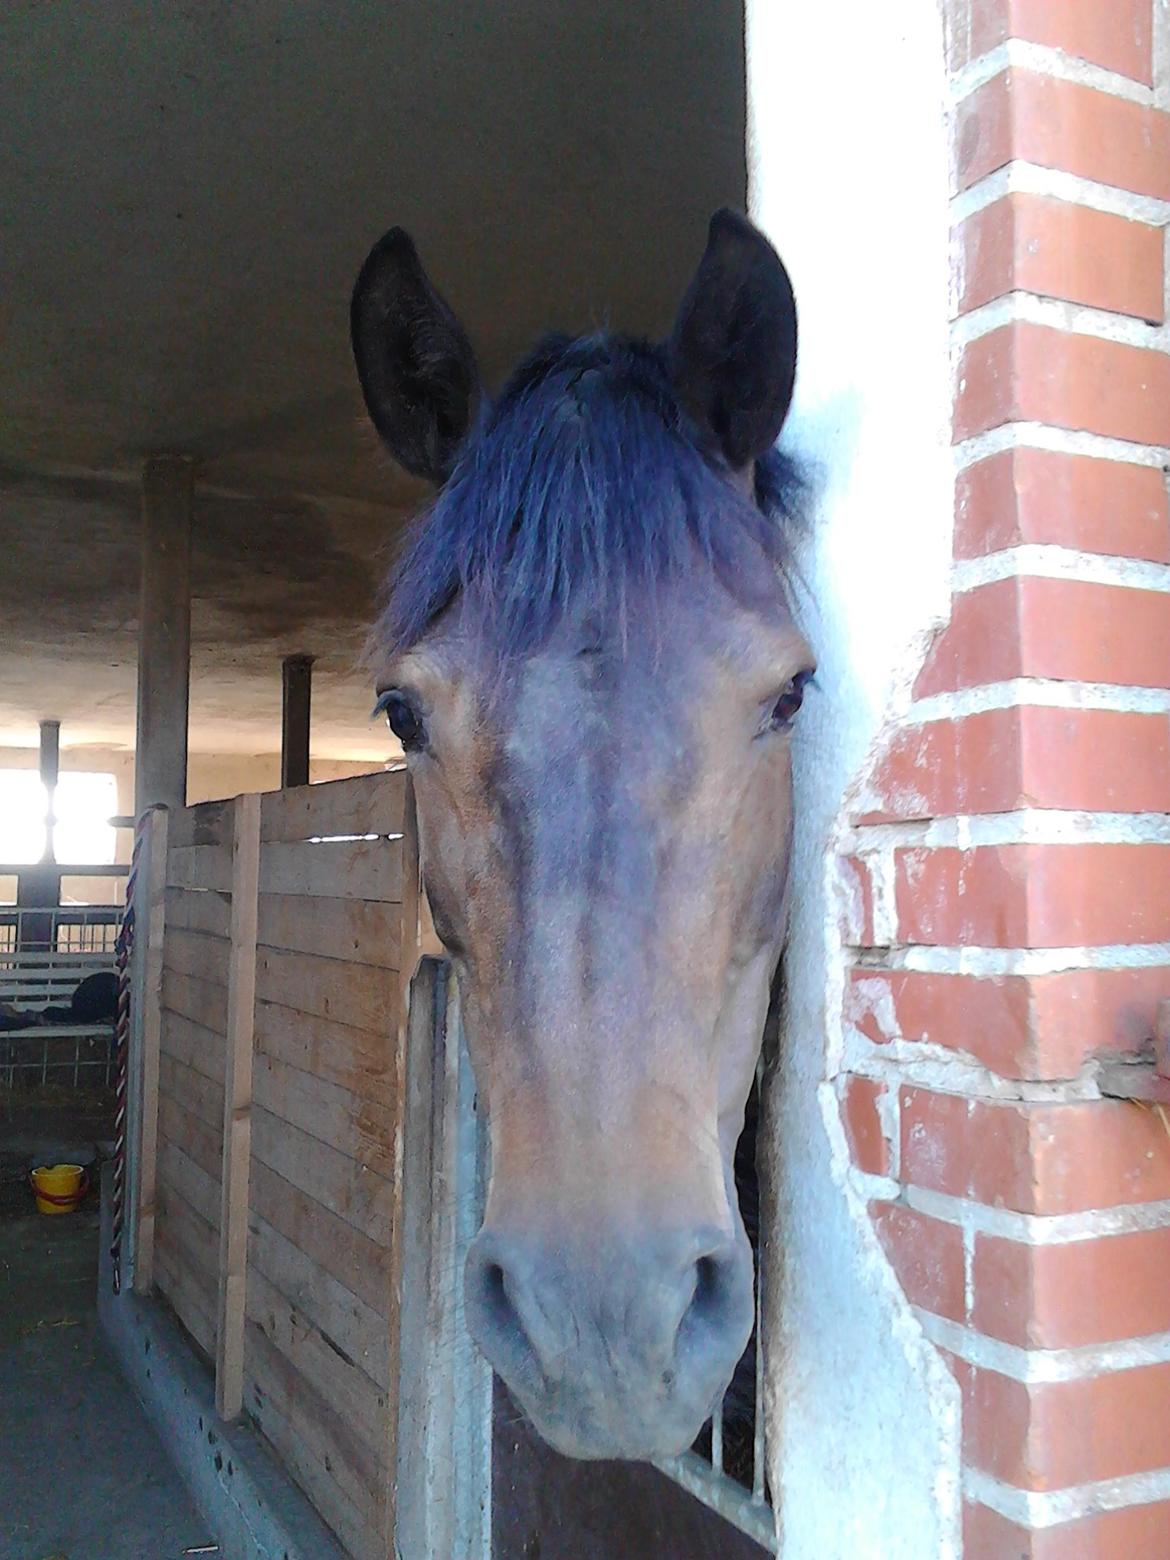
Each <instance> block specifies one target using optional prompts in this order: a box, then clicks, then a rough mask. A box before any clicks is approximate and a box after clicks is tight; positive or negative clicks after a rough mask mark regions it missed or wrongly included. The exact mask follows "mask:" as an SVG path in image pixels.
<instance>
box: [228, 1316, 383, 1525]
mask: <svg viewBox="0 0 1170 1560" xmlns="http://www.w3.org/2000/svg"><path fill="white" fill-rule="evenodd" d="M247 1340H248V1379H249V1382H250V1383H251V1384H252V1386H253V1387H254V1388H259V1393H258V1394H257V1393H256V1392H253V1395H252V1398H253V1402H256V1403H257V1404H258V1406H259V1409H260V1415H261V1422H263V1418H262V1416H263V1410H264V1406H265V1404H266V1403H269V1402H271V1403H274V1404H275V1405H276V1407H277V1408H278V1410H279V1412H280V1413H281V1415H282V1417H283V1418H284V1419H286V1420H287V1421H288V1422H289V1423H290V1424H292V1425H293V1426H294V1427H295V1428H296V1430H297V1432H298V1434H299V1436H300V1439H301V1442H302V1445H303V1448H304V1450H305V1451H306V1452H307V1453H308V1454H309V1456H311V1457H312V1458H313V1460H314V1461H315V1462H316V1463H317V1464H318V1465H319V1466H320V1467H322V1468H325V1469H327V1470H328V1471H329V1473H330V1475H331V1476H332V1478H333V1480H334V1482H335V1483H336V1484H337V1486H338V1488H339V1489H341V1490H342V1491H344V1493H345V1495H346V1497H347V1498H348V1499H349V1500H350V1501H351V1502H352V1503H353V1505H354V1506H355V1508H356V1509H357V1510H359V1511H360V1512H361V1513H362V1514H363V1516H364V1517H365V1518H366V1520H367V1521H372V1522H376V1521H377V1519H378V1518H379V1517H380V1516H381V1514H382V1503H383V1499H384V1495H383V1491H382V1490H381V1489H380V1487H379V1486H380V1485H381V1483H382V1469H381V1467H380V1465H379V1463H378V1459H377V1456H376V1454H375V1452H374V1449H373V1447H372V1446H371V1445H370V1444H369V1442H367V1441H365V1440H363V1438H362V1436H361V1434H360V1433H359V1432H358V1431H357V1429H356V1427H355V1426H354V1425H353V1424H351V1423H349V1422H348V1421H347V1420H346V1419H345V1418H344V1416H343V1415H341V1414H339V1413H338V1412H337V1409H336V1407H335V1406H334V1405H333V1404H332V1403H331V1402H330V1401H329V1400H328V1398H326V1397H325V1396H324V1394H323V1393H320V1392H318V1391H317V1390H316V1388H315V1387H313V1385H312V1384H311V1383H310V1382H309V1381H307V1380H306V1379H305V1377H304V1376H302V1375H301V1373H300V1371H298V1370H297V1368H296V1366H295V1365H294V1364H293V1363H292V1361H291V1360H289V1359H287V1358H286V1357H285V1355H284V1354H282V1353H281V1351H280V1350H279V1349H278V1348H276V1346H275V1345H274V1344H273V1343H272V1342H271V1341H270V1339H269V1338H268V1337H267V1336H266V1335H265V1333H264V1332H263V1331H262V1329H261V1328H259V1327H257V1326H256V1324H255V1323H254V1322H249V1323H248V1324H247ZM249 1406H251V1405H249Z"/></svg>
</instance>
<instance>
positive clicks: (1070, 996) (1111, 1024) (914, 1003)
mask: <svg viewBox="0 0 1170 1560" xmlns="http://www.w3.org/2000/svg"><path fill="white" fill-rule="evenodd" d="M1167 995H1170V967H1168V966H1165V965H1150V966H1143V967H1140V968H1137V969H1119V970H1062V971H1059V972H1058V973H1055V974H1051V975H1000V976H982V977H980V976H976V975H940V974H932V973H928V972H926V971H922V970H876V969H854V970H853V971H852V972H851V975H850V981H849V985H848V987H847V990H846V999H845V1018H846V1020H847V1022H849V1023H851V1024H855V1025H856V1026H857V1028H858V1029H860V1030H861V1032H862V1033H863V1034H865V1035H866V1036H867V1037H868V1038H869V1039H871V1040H873V1041H875V1042H876V1043H878V1044H883V1043H885V1042H887V1041H890V1040H908V1041H911V1042H913V1041H925V1042H927V1043H929V1044H931V1045H938V1046H946V1047H947V1048H948V1049H950V1050H953V1051H962V1052H964V1053H966V1054H967V1055H969V1056H973V1057H974V1058H975V1059H976V1061H978V1062H981V1063H982V1064H983V1066H985V1067H989V1068H990V1069H991V1070H992V1071H993V1072H997V1073H999V1074H1000V1075H1001V1076H1003V1077H1006V1078H1026V1079H1035V1080H1044V1079H1058V1078H1073V1077H1075V1076H1076V1075H1077V1073H1079V1072H1080V1070H1081V1068H1082V1067H1083V1066H1084V1064H1085V1062H1086V1061H1087V1060H1088V1059H1089V1058H1090V1057H1092V1056H1095V1055H1098V1054H1101V1053H1119V1052H1133V1051H1137V1050H1139V1049H1140V1048H1141V1046H1142V1045H1143V1044H1144V1043H1146V1042H1147V1041H1148V1039H1149V1037H1150V1035H1151V1034H1152V1033H1153V1029H1154V1021H1155V1016H1156V1012H1157V1005H1158V1002H1159V1000H1160V999H1161V998H1163V997H1165V996H1167Z"/></svg>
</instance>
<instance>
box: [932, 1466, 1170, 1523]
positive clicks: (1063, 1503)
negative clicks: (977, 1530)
mask: <svg viewBox="0 0 1170 1560" xmlns="http://www.w3.org/2000/svg"><path fill="white" fill-rule="evenodd" d="M963 1493H964V1495H966V1496H967V1498H968V1499H969V1500H975V1501H978V1502H979V1504H980V1505H982V1506H989V1507H990V1508H991V1510H992V1511H997V1512H998V1513H999V1515H1000V1516H1001V1517H1006V1519H1007V1520H1008V1521H1009V1522H1017V1523H1019V1525H1020V1526H1021V1527H1030V1528H1050V1527H1056V1526H1057V1525H1058V1524H1059V1523H1062V1522H1072V1521H1074V1520H1075V1519H1076V1518H1077V1517H1086V1516H1091V1515H1093V1513H1094V1512H1098V1511H1121V1510H1123V1509H1124V1508H1126V1507H1128V1506H1148V1505H1150V1504H1152V1502H1154V1501H1156V1500H1167V1499H1170V1468H1159V1469H1156V1470H1155V1471H1153V1472H1151V1473H1131V1474H1127V1475H1126V1476H1125V1477H1124V1478H1120V1479H1099V1480H1097V1481H1096V1482H1094V1483H1092V1484H1074V1485H1069V1486H1068V1487H1066V1488H1065V1489H1062V1490H1021V1489H1017V1488H1016V1486H1015V1485H1014V1484H1004V1483H1003V1482H1002V1481H1001V1480H1000V1479H996V1478H993V1477H992V1475H991V1474H989V1473H983V1472H982V1471H981V1470H980V1469H978V1468H964V1470H963Z"/></svg>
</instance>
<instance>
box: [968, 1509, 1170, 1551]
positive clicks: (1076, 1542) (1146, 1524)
mask: <svg viewBox="0 0 1170 1560" xmlns="http://www.w3.org/2000/svg"><path fill="white" fill-rule="evenodd" d="M1168 1553H1170V1502H1167V1501H1154V1502H1153V1503H1152V1504H1150V1505H1145V1506H1125V1507H1122V1508H1121V1509H1120V1510H1119V1511H1101V1512H1095V1513H1094V1514H1093V1515H1092V1516H1090V1517H1081V1518H1079V1519H1078V1520H1077V1521H1075V1522H1061V1523H1059V1524H1058V1525H1057V1526H1055V1527H1046V1528H1040V1529H1038V1530H1036V1531H1034V1532H1032V1531H1029V1530H1028V1529H1026V1528H1021V1527H1017V1526H1016V1524H1015V1523H1014V1522H1009V1521H1008V1520H1007V1518H1006V1517H1001V1516H1000V1515H999V1513H998V1512H996V1511H991V1510H989V1508H988V1507H986V1506H979V1505H974V1504H971V1505H967V1506H965V1507H964V1508H963V1560H1166V1556H1167V1554H1168Z"/></svg>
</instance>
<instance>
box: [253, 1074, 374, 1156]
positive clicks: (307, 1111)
mask: <svg viewBox="0 0 1170 1560" xmlns="http://www.w3.org/2000/svg"><path fill="white" fill-rule="evenodd" d="M252 1093H253V1098H254V1099H255V1102H256V1104H257V1105H261V1106H263V1107H264V1109H265V1110H267V1111H268V1112H269V1113H270V1114H271V1115H273V1116H277V1117H279V1118H280V1120H281V1121H287V1122H289V1123H290V1125H292V1126H294V1127H298V1128H299V1129H300V1130H301V1131H302V1132H305V1133H308V1135H309V1136H310V1137H315V1138H317V1139H318V1140H319V1141H320V1142H322V1143H327V1144H329V1146H330V1147H331V1148H334V1149H336V1150H337V1151H338V1152H339V1153H342V1154H346V1155H348V1157H349V1158H350V1159H355V1160H357V1161H359V1162H360V1163H361V1164H364V1165H366V1166H368V1168H369V1169H371V1170H373V1171H374V1172H375V1173H376V1174H378V1175H381V1176H386V1177H390V1176H392V1175H393V1174H394V1126H395V1119H394V1118H395V1110H394V1107H393V1106H392V1105H391V1104H389V1103H387V1104H382V1103H379V1102H377V1101H374V1100H368V1099H363V1098H362V1097H361V1096H360V1095H358V1094H354V1093H353V1092H351V1090H349V1089H345V1088H341V1087H339V1086H338V1085H337V1084H335V1083H330V1082H329V1081H328V1080H326V1079H324V1078H318V1077H315V1076H314V1075H313V1074H312V1073H309V1072H304V1071H302V1070H301V1069H300V1068H299V1067H290V1066H288V1064H287V1063H285V1062H282V1061H278V1060H277V1059H276V1058H275V1057H272V1056H267V1055H265V1054H264V1053H263V1052H261V1053H260V1054H258V1055H257V1057H256V1059H255V1062H254V1068H253V1078H252Z"/></svg>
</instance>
